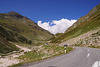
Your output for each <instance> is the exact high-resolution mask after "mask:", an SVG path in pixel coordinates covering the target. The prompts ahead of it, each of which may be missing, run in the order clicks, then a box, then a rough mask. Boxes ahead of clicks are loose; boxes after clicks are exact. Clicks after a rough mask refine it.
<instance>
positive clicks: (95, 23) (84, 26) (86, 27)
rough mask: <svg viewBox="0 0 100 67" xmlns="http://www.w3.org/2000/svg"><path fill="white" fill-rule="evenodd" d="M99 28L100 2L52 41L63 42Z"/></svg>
mask: <svg viewBox="0 0 100 67" xmlns="http://www.w3.org/2000/svg"><path fill="white" fill-rule="evenodd" d="M97 28H100V4H99V5H98V6H96V7H95V8H94V9H92V10H91V11H90V12H89V13H88V14H87V15H86V16H83V17H81V18H80V19H78V20H77V22H76V23H75V24H73V25H72V26H71V27H70V28H69V29H68V30H67V31H66V32H65V33H64V34H62V35H59V36H57V37H53V38H51V40H52V41H51V42H52V43H61V42H62V41H65V40H68V39H70V38H74V37H77V36H79V35H81V34H84V33H86V32H88V31H90V30H94V29H97Z"/></svg>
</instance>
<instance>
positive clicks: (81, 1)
mask: <svg viewBox="0 0 100 67" xmlns="http://www.w3.org/2000/svg"><path fill="white" fill-rule="evenodd" d="M99 3H100V0H0V13H8V12H10V11H15V12H17V13H20V14H21V15H23V16H26V17H28V18H30V19H31V20H33V21H34V22H35V23H37V24H38V26H40V27H42V28H44V29H45V30H48V31H49V32H51V33H53V34H56V33H64V32H65V31H66V30H67V29H68V28H69V27H70V26H71V25H72V24H73V23H75V22H76V20H77V19H78V18H80V17H81V16H84V15H86V14H87V13H88V12H89V11H90V10H91V9H92V8H94V7H95V6H97V5H98V4H99Z"/></svg>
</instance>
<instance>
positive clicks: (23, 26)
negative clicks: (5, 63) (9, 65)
mask: <svg viewBox="0 0 100 67" xmlns="http://www.w3.org/2000/svg"><path fill="white" fill-rule="evenodd" d="M52 36H53V35H52V34H51V33H49V32H48V31H46V30H44V29H42V28H40V27H39V26H38V25H37V24H36V23H34V22H33V21H32V20H30V19H29V18H27V17H25V16H22V15H20V14H18V13H16V12H13V11H12V12H9V13H0V53H7V52H10V51H13V50H18V48H16V46H14V45H13V46H12V45H11V43H10V42H9V41H11V42H21V43H28V44H33V45H34V44H37V43H39V42H40V41H44V40H47V39H49V38H50V37H52ZM2 51H4V52H2Z"/></svg>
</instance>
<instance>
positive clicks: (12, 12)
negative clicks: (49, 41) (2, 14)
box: [9, 11, 19, 14]
mask: <svg viewBox="0 0 100 67" xmlns="http://www.w3.org/2000/svg"><path fill="white" fill-rule="evenodd" d="M9 14H19V13H17V12H14V11H11V12H9Z"/></svg>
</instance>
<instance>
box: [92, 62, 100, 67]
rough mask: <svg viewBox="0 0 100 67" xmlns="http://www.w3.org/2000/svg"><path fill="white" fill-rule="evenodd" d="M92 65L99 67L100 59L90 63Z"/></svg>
mask: <svg viewBox="0 0 100 67" xmlns="http://www.w3.org/2000/svg"><path fill="white" fill-rule="evenodd" d="M92 67H100V61H96V62H94V64H93V65H92Z"/></svg>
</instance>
